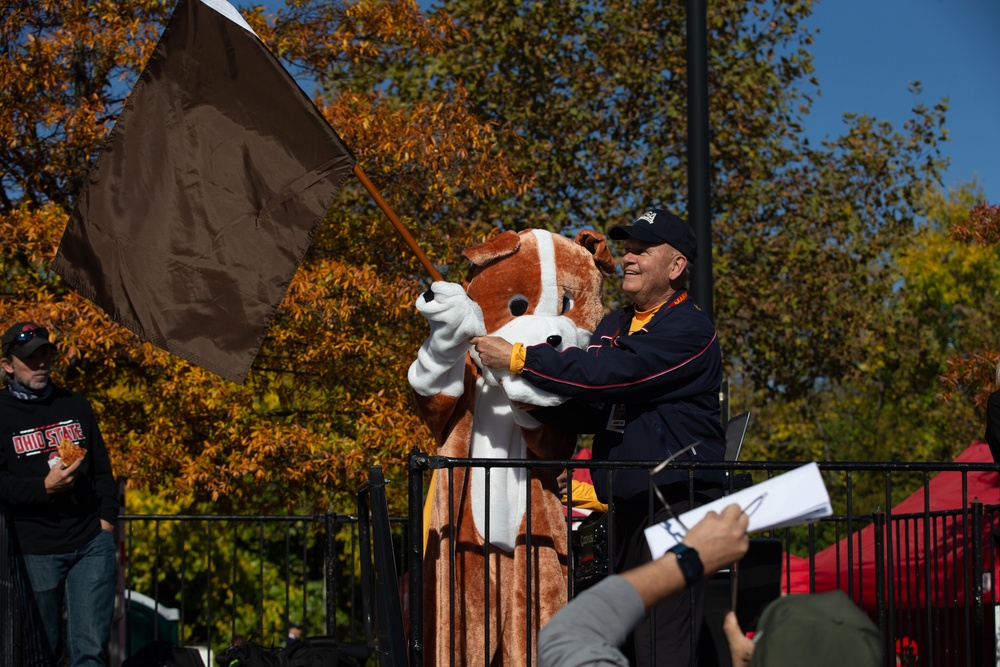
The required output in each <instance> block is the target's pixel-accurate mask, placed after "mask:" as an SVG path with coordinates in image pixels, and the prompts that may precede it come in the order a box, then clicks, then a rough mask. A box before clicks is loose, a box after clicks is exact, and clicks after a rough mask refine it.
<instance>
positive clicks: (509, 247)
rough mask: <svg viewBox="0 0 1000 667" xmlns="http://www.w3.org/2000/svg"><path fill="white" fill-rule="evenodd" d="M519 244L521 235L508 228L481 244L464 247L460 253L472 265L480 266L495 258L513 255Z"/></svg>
mask: <svg viewBox="0 0 1000 667" xmlns="http://www.w3.org/2000/svg"><path fill="white" fill-rule="evenodd" d="M520 246H521V237H520V236H518V235H517V232H515V231H512V230H509V229H508V230H507V231H505V232H503V233H502V234H497V235H496V236H494V237H493V238H491V239H490V240H489V241H487V242H486V243H483V244H482V245H477V246H473V247H471V248H466V249H465V250H463V251H462V255H464V256H465V258H466V259H467V260H469V261H470V262H472V264H473V266H477V267H482V266H486V265H487V264H489V263H490V262H492V261H493V260H495V259H500V258H501V257H506V256H507V255H513V254H514V253H515V252H517V249H518V248H519V247H520Z"/></svg>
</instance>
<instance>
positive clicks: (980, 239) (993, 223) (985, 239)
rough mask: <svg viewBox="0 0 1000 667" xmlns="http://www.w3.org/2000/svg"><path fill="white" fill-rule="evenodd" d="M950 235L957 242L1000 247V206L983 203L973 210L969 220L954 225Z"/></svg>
mask: <svg viewBox="0 0 1000 667" xmlns="http://www.w3.org/2000/svg"><path fill="white" fill-rule="evenodd" d="M950 233H951V237H952V238H954V239H955V240H956V241H963V242H965V243H974V244H976V245H981V246H991V245H1000V206H991V205H989V204H987V203H986V202H982V203H981V204H979V205H977V206H975V207H974V208H973V209H972V211H971V212H970V213H969V217H968V219H967V220H965V221H963V222H960V223H956V224H953V225H952V226H951V229H950Z"/></svg>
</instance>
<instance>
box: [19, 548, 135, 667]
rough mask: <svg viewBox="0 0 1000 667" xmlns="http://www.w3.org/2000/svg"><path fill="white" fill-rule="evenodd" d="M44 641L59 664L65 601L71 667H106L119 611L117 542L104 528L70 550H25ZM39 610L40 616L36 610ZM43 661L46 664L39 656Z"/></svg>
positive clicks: (25, 562)
mask: <svg viewBox="0 0 1000 667" xmlns="http://www.w3.org/2000/svg"><path fill="white" fill-rule="evenodd" d="M22 558H23V562H24V566H25V570H26V572H27V575H28V581H29V583H30V592H31V594H32V598H33V601H34V609H31V610H30V616H29V617H28V618H25V619H24V621H23V622H25V623H31V622H32V621H31V617H32V616H33V617H34V619H35V620H36V621H37V622H38V623H39V625H40V626H41V629H42V630H43V632H42V633H41V634H42V641H43V643H44V644H47V646H46V647H45V648H46V649H47V650H46V651H45V652H47V653H48V654H49V656H48V657H49V659H50V660H51V661H52V662H51V663H48V664H57V663H58V658H59V656H60V655H61V654H62V653H63V651H62V646H61V642H60V634H61V633H60V630H61V626H62V609H63V603H64V602H65V606H66V647H65V648H66V653H68V655H69V662H68V664H69V667H107V664H108V636H109V634H110V632H111V619H112V616H113V615H114V610H115V584H116V577H115V574H116V571H115V544H114V537H113V536H112V534H111V532H109V531H106V530H102V531H101V532H100V534H99V535H98V536H97V537H95V538H94V539H92V540H91V541H90V542H89V543H88V544H86V545H84V546H83V548H81V549H77V550H76V551H70V552H69V553H62V554H46V555H31V554H24V555H22ZM36 613H37V616H36V615H35V614H36ZM39 664H47V663H46V661H45V660H44V659H40V661H39Z"/></svg>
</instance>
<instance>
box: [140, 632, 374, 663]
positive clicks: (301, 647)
mask: <svg viewBox="0 0 1000 667" xmlns="http://www.w3.org/2000/svg"><path fill="white" fill-rule="evenodd" d="M367 660H368V647H367V646H365V645H364V644H343V643H340V642H338V641H337V640H335V639H334V638H333V637H322V636H321V637H309V638H308V639H300V640H298V641H296V642H294V643H292V644H290V645H289V646H287V647H285V648H283V649H280V650H279V649H266V648H262V647H260V646H257V645H256V644H254V643H252V642H245V643H243V644H239V645H238V646H230V647H229V648H228V649H226V651H225V652H223V653H220V654H219V655H217V656H215V663H216V664H217V665H219V667H361V665H363V664H365V662H366V661H367ZM123 667H124V666H123Z"/></svg>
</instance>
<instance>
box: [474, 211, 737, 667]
mask: <svg viewBox="0 0 1000 667" xmlns="http://www.w3.org/2000/svg"><path fill="white" fill-rule="evenodd" d="M609 236H610V237H611V238H612V239H615V240H621V241H624V255H623V256H622V259H621V268H622V289H623V291H624V292H625V293H626V294H628V295H629V297H630V298H631V299H632V304H631V305H630V306H628V307H626V308H623V309H621V310H618V311H616V312H612V313H610V314H609V315H607V316H606V317H605V318H604V319H603V320H602V321H601V323H600V324H599V325H598V327H597V329H596V330H595V331H594V334H593V336H592V337H591V340H590V345H589V346H588V347H587V349H581V348H569V349H566V350H564V351H562V352H559V351H558V350H556V349H555V348H554V347H552V346H549V345H544V344H543V345H533V346H530V347H525V346H523V345H521V344H520V343H518V342H516V341H510V342H509V341H505V340H504V339H502V338H498V337H495V336H482V337H477V338H474V339H473V340H472V343H473V344H474V345H475V348H476V351H477V353H478V354H479V358H480V361H481V362H482V364H483V365H484V366H486V367H489V368H494V369H499V370H508V371H510V372H513V373H520V374H521V377H522V378H524V379H525V380H527V381H528V382H531V383H532V384H534V385H535V386H537V387H539V388H541V389H544V390H546V391H549V392H552V393H554V394H559V395H562V396H566V397H569V398H570V399H571V400H569V401H567V402H566V403H564V404H563V405H562V406H559V407H557V408H546V409H543V410H536V411H533V412H532V414H533V415H536V416H537V417H538V418H539V419H540V420H542V421H545V422H547V423H550V424H553V425H556V426H561V427H563V428H567V429H570V430H573V431H576V432H579V433H593V434H595V437H594V448H593V449H594V451H593V454H594V459H595V460H606V461H613V462H621V461H662V460H665V459H667V458H668V457H670V456H671V455H674V454H677V453H678V452H680V451H681V450H683V449H684V448H685V447H687V446H689V445H692V444H695V443H698V444H697V445H696V447H695V448H694V449H692V450H690V451H689V452H687V453H685V454H684V455H683V456H682V457H680V458H679V459H678V460H680V461H685V460H687V461H690V460H695V461H697V460H701V461H721V460H723V456H724V454H725V434H724V431H723V429H722V424H721V418H720V417H721V415H720V407H719V390H720V387H721V383H722V352H721V349H720V347H719V342H718V339H717V336H716V331H715V327H714V326H713V325H712V322H711V320H709V318H708V317H707V316H706V315H705V313H704V312H702V311H701V309H700V308H698V306H697V305H696V304H695V303H694V301H693V300H692V299H691V297H690V295H689V293H688V292H687V290H686V289H685V285H686V283H687V278H688V274H689V263H690V262H691V261H693V260H694V259H695V258H696V255H697V243H696V240H695V237H694V233H693V231H692V230H691V227H690V226H689V225H688V224H687V223H686V222H685V221H683V220H681V219H680V218H679V217H677V216H676V215H673V214H672V213H669V212H667V211H664V210H662V209H651V210H649V211H647V212H646V213H644V214H643V215H641V216H640V217H639V218H637V219H636V220H635V221H634V222H633V223H632V225H630V226H617V227H614V228H612V229H611V231H610V234H609ZM593 478H594V486H595V489H596V490H597V493H598V496H599V497H600V499H601V500H603V501H605V502H607V501H609V500H611V501H612V507H613V510H612V511H613V513H614V519H615V530H614V533H615V535H616V536H617V537H618V539H617V540H616V541H617V544H616V545H615V547H614V549H615V553H616V554H617V560H618V562H617V567H618V568H619V569H627V568H631V567H635V566H636V565H638V564H640V563H642V562H645V561H646V560H648V559H649V550H648V548H647V546H646V542H645V537H644V534H643V529H644V528H645V527H646V526H647V525H649V522H650V515H649V509H648V508H649V507H650V503H651V499H650V490H651V483H650V478H649V474H648V472H647V471H646V470H645V469H641V468H636V469H625V470H617V471H613V472H610V471H595V474H594V475H593ZM653 481H654V482H655V485H656V487H657V489H658V490H659V492H660V495H663V496H664V499H665V500H666V501H667V502H668V503H670V505H671V507H672V509H673V511H674V512H676V513H681V512H683V511H685V510H687V509H690V508H691V507H694V506H696V505H699V504H703V503H705V502H708V501H711V500H714V499H715V498H718V497H719V496H721V493H722V482H723V473H722V471H710V470H697V471H695V476H694V484H693V485H692V484H689V482H688V473H687V471H686V470H678V469H671V468H667V469H665V470H662V471H661V472H659V473H658V474H657V475H656V477H655V479H654V480H653ZM652 506H653V510H654V516H653V517H652V521H653V522H657V521H662V520H664V519H665V518H666V517H667V516H668V513H667V510H666V508H664V507H663V506H662V504H661V503H660V502H659V500H658V499H657V498H655V497H654V499H653V500H652ZM692 600H693V601H694V607H693V608H694V617H693V618H692V616H691V614H690V612H691V609H692V606H691V602H692ZM703 601H704V589H703V588H701V587H695V594H694V595H693V598H690V599H689V598H687V597H686V596H679V597H676V598H673V599H669V600H667V601H665V602H663V603H661V604H660V605H659V606H658V607H656V608H655V610H654V612H653V616H652V617H650V618H648V619H647V621H646V622H644V623H643V624H640V626H639V627H638V628H637V629H636V631H635V633H634V634H633V639H634V656H631V657H632V658H633V662H634V663H635V664H638V665H653V664H657V663H659V664H662V663H663V661H664V660H669V661H670V663H671V664H674V665H688V664H695V647H696V646H697V628H698V627H699V626H700V623H701V621H700V619H701V610H702V605H703ZM692 627H693V628H695V629H696V630H695V631H694V632H692V630H691V628H692ZM625 648H626V652H628V651H627V649H628V647H625Z"/></svg>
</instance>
